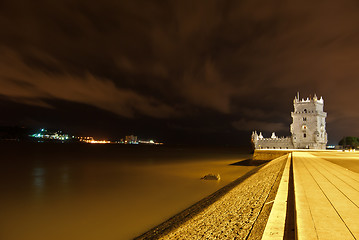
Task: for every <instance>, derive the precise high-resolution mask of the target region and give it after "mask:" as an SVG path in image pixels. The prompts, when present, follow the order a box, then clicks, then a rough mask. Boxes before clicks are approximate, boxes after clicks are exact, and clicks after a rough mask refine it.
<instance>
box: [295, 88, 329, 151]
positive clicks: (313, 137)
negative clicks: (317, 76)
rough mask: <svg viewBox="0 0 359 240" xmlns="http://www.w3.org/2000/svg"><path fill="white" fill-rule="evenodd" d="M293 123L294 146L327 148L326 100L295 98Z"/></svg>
mask: <svg viewBox="0 0 359 240" xmlns="http://www.w3.org/2000/svg"><path fill="white" fill-rule="evenodd" d="M293 103H294V111H293V112H292V114H291V115H292V118H293V123H292V124H291V126H290V131H291V133H292V141H293V146H294V148H296V149H325V148H326V144H327V142H328V136H327V132H326V130H325V118H326V117H327V113H326V112H324V111H323V107H324V100H323V98H322V97H321V98H320V99H318V98H317V96H316V95H314V97H313V98H307V99H302V100H300V99H299V93H298V95H297V96H296V97H295V98H294V102H293Z"/></svg>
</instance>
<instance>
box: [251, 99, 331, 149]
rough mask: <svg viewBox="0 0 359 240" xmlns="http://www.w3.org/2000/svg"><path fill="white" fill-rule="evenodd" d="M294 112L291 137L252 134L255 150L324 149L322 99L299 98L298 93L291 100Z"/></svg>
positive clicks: (324, 134)
mask: <svg viewBox="0 0 359 240" xmlns="http://www.w3.org/2000/svg"><path fill="white" fill-rule="evenodd" d="M293 107H294V111H293V112H291V117H292V119H293V122H292V124H291V125H290V132H291V137H281V138H278V137H277V136H275V133H274V132H273V133H272V137H271V138H264V137H263V135H262V133H261V132H260V134H259V135H258V134H257V132H256V131H254V132H253V133H252V143H253V145H254V147H255V148H256V149H286V148H294V149H325V148H326V144H327V142H328V135H327V132H326V129H325V127H326V122H325V118H326V117H327V113H326V112H324V110H323V109H324V100H323V97H320V99H318V97H317V96H316V94H314V97H313V98H311V97H308V98H306V99H304V98H302V99H300V98H299V93H298V94H297V96H296V97H295V98H294V100H293Z"/></svg>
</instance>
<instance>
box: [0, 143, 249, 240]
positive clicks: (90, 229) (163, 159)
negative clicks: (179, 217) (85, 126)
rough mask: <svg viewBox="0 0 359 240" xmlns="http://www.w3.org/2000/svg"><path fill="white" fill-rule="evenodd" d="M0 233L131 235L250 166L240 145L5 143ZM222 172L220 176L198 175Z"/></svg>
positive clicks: (12, 239) (0, 147) (14, 238)
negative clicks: (213, 178)
mask: <svg viewBox="0 0 359 240" xmlns="http://www.w3.org/2000/svg"><path fill="white" fill-rule="evenodd" d="M0 151H1V160H0V164H1V167H0V213H1V215H0V239H2V240H20V239H26V240H32V239H36V240H45V239H46V240H48V239H52V240H60V239H61V240H63V239H67V240H71V239H74V240H75V239H76V240H78V239H87V240H92V239H93V240H98V239H102V240H106V239H131V238H133V237H135V236H138V235H140V234H141V233H143V232H145V231H147V230H149V229H150V228H152V227H154V226H156V225H158V224H160V223H161V222H163V221H165V220H167V219H168V218H170V217H171V216H173V215H174V214H176V213H178V212H180V211H181V210H184V209H185V208H187V207H189V206H191V205H192V204H194V203H196V202H197V201H199V200H201V199H202V198H204V197H206V196H208V195H209V194H211V193H213V192H215V191H216V190H218V189H219V188H221V187H223V186H225V185H226V184H228V183H230V182H231V181H233V180H235V179H237V178H238V177H240V176H242V175H244V174H245V173H247V172H248V171H250V170H251V169H253V168H254V167H253V166H238V165H230V164H232V163H235V162H238V161H241V160H244V159H247V158H249V157H250V155H249V154H248V152H247V151H243V150H242V151H241V150H239V149H236V148H189V147H187V148H184V147H167V146H125V145H87V144H48V143H32V144H20V143H12V144H10V143H0ZM208 173H215V174H220V176H221V180H220V181H206V180H201V179H200V178H201V177H203V176H204V175H205V174H208Z"/></svg>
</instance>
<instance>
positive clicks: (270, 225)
mask: <svg viewBox="0 0 359 240" xmlns="http://www.w3.org/2000/svg"><path fill="white" fill-rule="evenodd" d="M291 155H292V153H289V154H288V156H287V162H286V165H285V167H284V172H283V175H282V178H281V180H280V183H279V187H278V192H277V195H276V197H275V199H274V203H273V207H272V210H271V212H270V215H269V218H268V221H267V224H266V227H265V229H264V233H263V236H262V240H266V239H283V237H284V231H285V224H286V213H287V200H288V189H289V186H288V185H289V174H290V164H291Z"/></svg>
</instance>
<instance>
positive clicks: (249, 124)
mask: <svg viewBox="0 0 359 240" xmlns="http://www.w3.org/2000/svg"><path fill="white" fill-rule="evenodd" d="M233 126H234V127H235V128H236V129H238V130H241V131H252V130H254V129H256V130H259V131H266V132H277V131H285V130H288V128H289V126H285V125H284V124H283V123H280V122H264V121H255V120H252V121H247V120H245V119H241V120H239V121H235V122H233Z"/></svg>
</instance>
